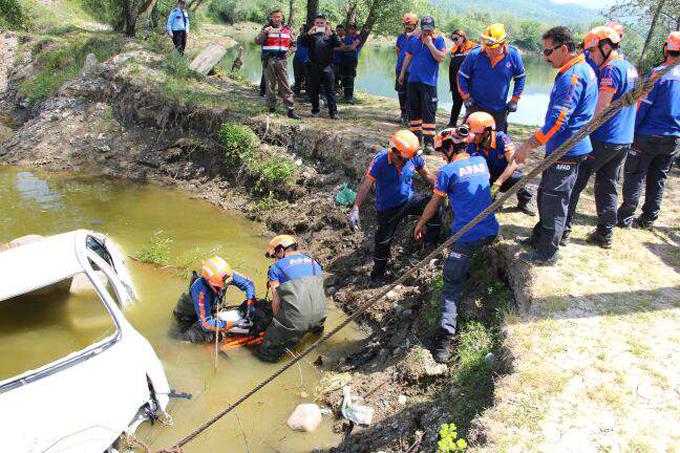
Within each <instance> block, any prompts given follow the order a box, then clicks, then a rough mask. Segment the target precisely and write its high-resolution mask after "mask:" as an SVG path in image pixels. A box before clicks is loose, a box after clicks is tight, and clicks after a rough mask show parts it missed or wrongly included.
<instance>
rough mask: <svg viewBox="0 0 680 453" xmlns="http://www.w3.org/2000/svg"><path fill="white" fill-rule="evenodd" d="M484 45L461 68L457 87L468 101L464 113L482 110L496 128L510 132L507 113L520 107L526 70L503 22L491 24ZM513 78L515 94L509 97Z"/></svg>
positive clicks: (471, 53)
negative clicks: (488, 115) (493, 122)
mask: <svg viewBox="0 0 680 453" xmlns="http://www.w3.org/2000/svg"><path fill="white" fill-rule="evenodd" d="M481 38H482V40H481V41H482V46H481V47H479V48H476V49H473V50H471V51H470V53H469V54H468V56H467V58H465V61H464V62H463V65H462V66H461V68H460V71H459V72H458V88H459V89H460V95H461V97H462V98H463V99H464V101H465V115H466V116H468V115H470V114H471V113H472V112H477V111H480V110H481V111H483V112H487V113H489V114H490V115H491V116H493V119H494V121H495V122H496V130H497V131H501V132H507V130H508V113H513V112H516V111H517V103H518V102H519V99H520V97H521V96H522V91H524V84H525V83H526V74H525V72H524V62H523V61H522V56H521V55H520V54H519V51H518V50H517V48H515V47H514V46H511V45H508V34H507V33H506V31H505V26H504V25H503V24H499V23H496V24H492V25H490V26H489V27H488V28H487V29H486V30H485V31H484V33H482V36H481ZM510 82H513V88H512V98H510V100H508V92H509V91H510Z"/></svg>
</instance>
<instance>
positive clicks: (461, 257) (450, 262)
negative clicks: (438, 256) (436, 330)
mask: <svg viewBox="0 0 680 453" xmlns="http://www.w3.org/2000/svg"><path fill="white" fill-rule="evenodd" d="M494 239H495V236H492V237H487V238H484V239H481V240H479V241H471V242H454V243H453V245H452V246H451V254H450V255H449V256H448V258H446V261H445V262H444V272H443V276H444V289H443V290H442V319H441V321H440V323H439V326H440V327H441V328H442V329H444V330H446V331H447V332H448V333H449V334H451V335H455V333H456V320H457V318H458V302H459V301H460V295H461V293H462V292H463V286H464V285H465V281H466V280H467V272H468V269H469V267H470V259H471V258H472V257H473V256H474V254H475V253H476V252H477V251H478V250H480V249H481V248H482V247H484V246H485V245H488V244H490V243H491V242H492V241H493V240H494Z"/></svg>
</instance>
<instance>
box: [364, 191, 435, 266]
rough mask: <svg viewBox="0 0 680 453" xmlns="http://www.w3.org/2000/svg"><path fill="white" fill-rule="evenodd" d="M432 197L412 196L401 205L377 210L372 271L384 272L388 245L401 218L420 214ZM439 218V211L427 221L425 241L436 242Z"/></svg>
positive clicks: (387, 256)
mask: <svg viewBox="0 0 680 453" xmlns="http://www.w3.org/2000/svg"><path fill="white" fill-rule="evenodd" d="M431 198H432V197H431V196H429V195H423V194H419V193H416V194H413V196H412V197H411V198H410V199H409V200H408V201H407V202H406V203H404V204H403V205H401V206H399V207H396V208H393V209H388V210H386V211H378V218H377V221H378V228H377V229H376V230H375V250H374V252H373V272H374V273H375V274H378V275H381V274H382V273H384V272H385V267H386V266H387V260H388V259H389V257H390V245H392V241H393V240H394V233H395V232H396V231H397V227H399V224H400V223H401V221H402V220H404V219H405V218H406V217H407V216H410V215H414V216H415V215H417V216H419V215H421V214H422V213H423V210H424V209H425V206H427V204H428V203H429V202H430V199H431ZM440 228H441V220H440V217H439V211H437V214H435V216H434V217H432V218H431V219H430V221H429V222H427V233H426V237H425V241H426V242H431V243H436V242H437V241H438V240H439V231H440Z"/></svg>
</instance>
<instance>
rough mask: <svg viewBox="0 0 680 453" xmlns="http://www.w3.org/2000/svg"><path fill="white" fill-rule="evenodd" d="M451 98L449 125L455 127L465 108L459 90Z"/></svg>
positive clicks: (453, 92) (452, 93)
mask: <svg viewBox="0 0 680 453" xmlns="http://www.w3.org/2000/svg"><path fill="white" fill-rule="evenodd" d="M451 100H453V105H452V106H451V118H450V119H449V126H451V127H453V126H455V125H456V124H458V117H459V116H460V111H461V109H462V108H463V98H462V97H460V93H459V92H458V90H456V91H452V92H451ZM518 195H519V194H518Z"/></svg>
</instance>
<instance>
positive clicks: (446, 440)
mask: <svg viewBox="0 0 680 453" xmlns="http://www.w3.org/2000/svg"><path fill="white" fill-rule="evenodd" d="M466 448H467V442H466V441H465V439H463V438H462V437H461V438H460V439H459V438H458V429H457V428H456V425H455V424H453V423H444V424H443V425H442V427H441V428H440V429H439V442H437V453H453V452H456V451H464V450H465V449H466Z"/></svg>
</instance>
